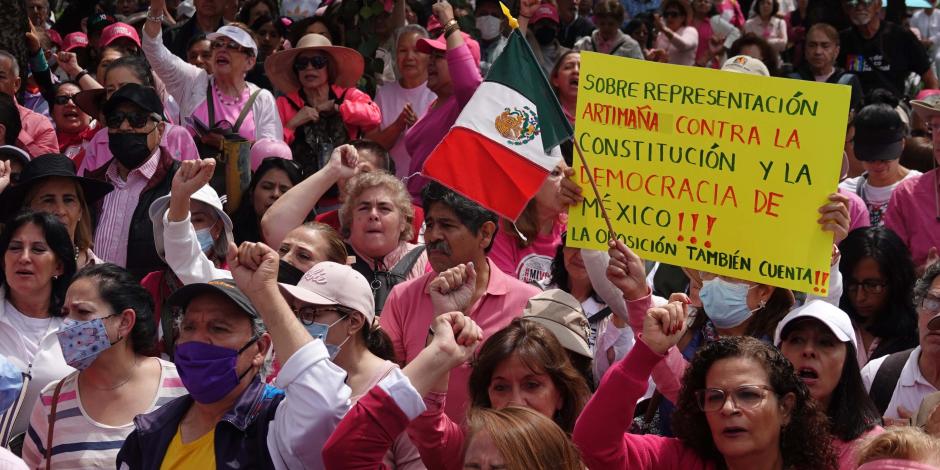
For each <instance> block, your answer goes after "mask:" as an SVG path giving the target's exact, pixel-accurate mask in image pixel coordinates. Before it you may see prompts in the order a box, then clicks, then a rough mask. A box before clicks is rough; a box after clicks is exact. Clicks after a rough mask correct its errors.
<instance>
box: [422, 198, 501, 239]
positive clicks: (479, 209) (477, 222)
mask: <svg viewBox="0 0 940 470" xmlns="http://www.w3.org/2000/svg"><path fill="white" fill-rule="evenodd" d="M434 203H441V204H444V205H445V206H447V207H449V208H450V210H452V211H454V214H455V215H456V216H457V220H459V221H460V222H461V223H463V225H464V226H465V227H467V228H468V229H469V230H470V231H471V232H472V233H473V234H474V235H476V234H478V233H480V228H481V227H483V224H485V223H486V222H493V225H495V226H496V228H494V229H493V240H496V232H497V231H498V230H499V217H498V216H497V215H496V214H494V213H493V212H491V211H490V210H488V209H486V208H484V207H483V206H481V205H479V204H477V203H475V202H473V201H471V200H470V199H467V198H466V197H464V196H462V195H460V194H457V193H456V192H455V191H453V190H451V189H450V188H447V187H446V186H444V185H442V184H440V183H438V182H435V181H432V182H431V183H430V184H428V185H427V186H425V187H424V189H422V190H421V207H422V209H424V216H425V217H427V215H428V214H429V213H430V212H431V211H430V209H431V206H432V205H434ZM492 246H493V242H492V240H491V241H490V245H489V246H487V247H486V250H484V251H485V252H487V253H489V251H490V248H491V247H492Z"/></svg>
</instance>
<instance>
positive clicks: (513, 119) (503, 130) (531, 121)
mask: <svg viewBox="0 0 940 470" xmlns="http://www.w3.org/2000/svg"><path fill="white" fill-rule="evenodd" d="M494 124H495V126H496V131H497V132H499V135H501V136H503V137H504V138H506V143H508V144H512V145H525V144H527V143H529V142H531V141H532V139H534V138H535V136H537V135H539V132H540V130H539V120H538V114H537V113H536V112H535V111H533V110H532V108H529V107H528V106H523V107H522V109H519V108H505V109H503V112H502V113H500V114H499V116H496V121H495V123H494Z"/></svg>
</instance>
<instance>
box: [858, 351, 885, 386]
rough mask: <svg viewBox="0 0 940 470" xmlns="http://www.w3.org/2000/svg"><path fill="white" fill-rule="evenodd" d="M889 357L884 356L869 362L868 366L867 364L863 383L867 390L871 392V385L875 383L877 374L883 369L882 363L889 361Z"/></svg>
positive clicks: (864, 368)
mask: <svg viewBox="0 0 940 470" xmlns="http://www.w3.org/2000/svg"><path fill="white" fill-rule="evenodd" d="M887 357H888V356H882V357H879V358H878V359H875V360H872V361H869V362H868V364H865V367H862V383H863V384H865V390H867V391H868V392H871V383H872V382H874V381H875V374H877V373H878V369H880V368H881V363H882V362H884V361H885V359H887Z"/></svg>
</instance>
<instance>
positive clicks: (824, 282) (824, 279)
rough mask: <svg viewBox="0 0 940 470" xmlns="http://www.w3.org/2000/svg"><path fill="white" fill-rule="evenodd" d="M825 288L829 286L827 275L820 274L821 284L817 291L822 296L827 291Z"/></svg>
mask: <svg viewBox="0 0 940 470" xmlns="http://www.w3.org/2000/svg"><path fill="white" fill-rule="evenodd" d="M827 286H829V273H825V272H824V273H822V282H820V283H819V291H820V293H822V294H825V293H826V291H827Z"/></svg>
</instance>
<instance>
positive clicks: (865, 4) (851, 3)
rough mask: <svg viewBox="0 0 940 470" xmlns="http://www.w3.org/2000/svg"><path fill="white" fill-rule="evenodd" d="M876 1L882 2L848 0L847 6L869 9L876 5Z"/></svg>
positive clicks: (874, 0)
mask: <svg viewBox="0 0 940 470" xmlns="http://www.w3.org/2000/svg"><path fill="white" fill-rule="evenodd" d="M876 1H881V0H848V1H847V2H846V4H847V5H848V6H849V8H857V7H865V8H867V7H870V6H871V5H872V4H874V3H875V2H876Z"/></svg>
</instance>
